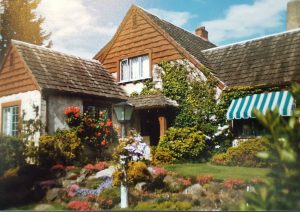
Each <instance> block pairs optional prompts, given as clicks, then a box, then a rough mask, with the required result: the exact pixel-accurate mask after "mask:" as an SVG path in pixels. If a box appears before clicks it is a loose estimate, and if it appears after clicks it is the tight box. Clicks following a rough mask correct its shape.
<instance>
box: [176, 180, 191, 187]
mask: <svg viewBox="0 0 300 212" xmlns="http://www.w3.org/2000/svg"><path fill="white" fill-rule="evenodd" d="M178 183H179V184H181V185H183V186H190V185H191V184H192V182H191V179H190V178H187V179H184V178H178Z"/></svg>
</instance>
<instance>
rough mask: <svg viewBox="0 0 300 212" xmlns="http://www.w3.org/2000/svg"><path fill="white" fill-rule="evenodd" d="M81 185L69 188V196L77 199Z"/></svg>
mask: <svg viewBox="0 0 300 212" xmlns="http://www.w3.org/2000/svg"><path fill="white" fill-rule="evenodd" d="M79 188H80V187H79V185H77V184H72V185H70V186H69V187H68V188H67V192H68V196H69V197H75V196H76V192H77V190H78V189H79Z"/></svg>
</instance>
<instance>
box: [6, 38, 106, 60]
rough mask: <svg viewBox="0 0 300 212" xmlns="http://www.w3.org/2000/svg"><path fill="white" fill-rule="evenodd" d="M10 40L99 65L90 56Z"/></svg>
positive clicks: (13, 41)
mask: <svg viewBox="0 0 300 212" xmlns="http://www.w3.org/2000/svg"><path fill="white" fill-rule="evenodd" d="M11 42H12V43H14V44H21V45H26V46H28V47H34V48H37V49H42V50H46V51H49V52H53V53H58V54H61V55H65V56H68V57H73V58H76V59H81V60H85V61H90V62H95V63H98V64H100V65H101V63H100V62H99V61H98V60H95V59H90V58H84V57H80V56H76V55H73V54H69V53H65V52H61V51H58V50H55V49H51V48H47V47H44V46H39V45H36V44H32V43H27V42H24V41H20V40H14V39H12V40H11Z"/></svg>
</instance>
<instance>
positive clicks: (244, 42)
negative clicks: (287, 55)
mask: <svg viewBox="0 0 300 212" xmlns="http://www.w3.org/2000/svg"><path fill="white" fill-rule="evenodd" d="M296 32H300V28H297V29H292V30H288V31H283V32H279V33H273V34H270V35H265V36H260V37H257V38H253V39H248V40H243V41H239V42H235V43H230V44H226V45H223V46H217V47H213V48H210V49H205V50H202V52H209V51H213V50H218V49H223V48H227V47H230V46H235V45H241V44H246V43H248V42H252V41H259V40H263V39H267V38H270V37H277V36H282V35H286V34H291V33H296Z"/></svg>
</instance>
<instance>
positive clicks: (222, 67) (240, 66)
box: [202, 29, 300, 87]
mask: <svg viewBox="0 0 300 212" xmlns="http://www.w3.org/2000/svg"><path fill="white" fill-rule="evenodd" d="M202 53H203V54H204V55H205V56H206V58H207V59H208V61H209V63H210V64H211V67H212V69H213V70H212V72H213V74H214V75H216V76H217V77H218V78H219V79H220V80H222V81H223V82H224V83H225V85H226V86H229V87H233V86H263V85H282V84H290V83H292V82H300V29H296V30H291V31H287V32H283V33H278V34H274V35H270V36H266V37H261V38H256V39H253V40H248V41H243V42H240V43H235V44H230V45H226V46H220V47H216V48H211V49H207V50H203V51H202Z"/></svg>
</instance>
